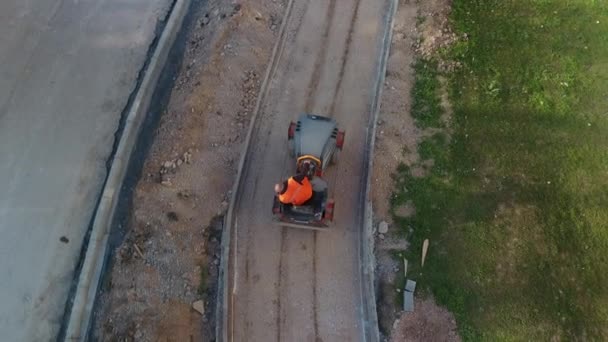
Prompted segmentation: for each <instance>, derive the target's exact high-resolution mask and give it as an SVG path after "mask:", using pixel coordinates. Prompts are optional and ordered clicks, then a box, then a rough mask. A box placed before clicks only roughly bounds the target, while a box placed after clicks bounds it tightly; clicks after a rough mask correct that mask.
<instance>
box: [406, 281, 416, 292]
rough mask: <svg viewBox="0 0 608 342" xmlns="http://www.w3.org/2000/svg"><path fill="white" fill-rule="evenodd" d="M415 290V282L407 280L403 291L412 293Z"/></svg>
mask: <svg viewBox="0 0 608 342" xmlns="http://www.w3.org/2000/svg"><path fill="white" fill-rule="evenodd" d="M415 290H416V282H415V281H413V280H409V279H408V280H407V281H406V282H405V291H408V292H414V291H415Z"/></svg>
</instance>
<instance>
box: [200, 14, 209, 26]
mask: <svg viewBox="0 0 608 342" xmlns="http://www.w3.org/2000/svg"><path fill="white" fill-rule="evenodd" d="M209 21H210V19H209V17H208V16H207V15H205V16H204V17H203V19H201V20H200V22H199V23H200V26H205V25H207V24H209Z"/></svg>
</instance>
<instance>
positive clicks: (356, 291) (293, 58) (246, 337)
mask: <svg viewBox="0 0 608 342" xmlns="http://www.w3.org/2000/svg"><path fill="white" fill-rule="evenodd" d="M387 9H388V2H387V1H374V0H339V1H338V0H330V1H322V0H305V1H296V2H295V3H294V8H293V10H292V13H291V16H290V18H288V19H287V20H289V22H288V24H287V25H288V26H287V27H286V30H287V31H286V38H285V39H286V41H285V45H284V50H283V52H282V55H281V59H280V61H279V65H278V67H277V71H276V73H275V75H274V77H273V78H272V79H271V83H270V89H269V93H268V96H267V98H266V100H265V102H264V104H263V106H262V109H261V114H260V116H259V117H258V120H259V121H258V123H257V128H256V129H255V130H254V132H253V136H252V140H251V144H252V145H251V146H252V147H251V150H250V153H251V155H250V159H249V163H248V165H246V167H245V169H244V171H243V177H244V178H243V184H244V185H243V188H242V192H241V193H240V196H239V198H238V200H237V202H236V206H235V217H234V224H235V225H236V241H235V243H234V246H235V247H236V258H234V260H233V261H234V262H235V266H234V267H233V268H231V269H233V270H234V272H232V273H231V275H230V277H231V279H230V281H229V283H230V284H234V288H233V289H230V290H233V291H234V295H233V296H232V297H231V298H230V300H229V303H230V304H229V314H228V319H229V324H228V329H229V332H230V333H229V336H230V337H231V339H230V340H234V341H315V342H317V341H325V342H328V341H357V340H362V338H363V328H364V327H363V326H362V310H363V309H362V299H361V295H362V293H361V288H360V281H361V275H360V264H359V253H358V246H359V239H360V238H361V230H362V227H360V225H359V224H360V223H359V222H358V219H357V218H358V212H357V210H358V208H360V207H361V206H360V203H359V201H360V193H361V192H362V191H364V188H365V179H363V178H364V177H363V173H364V170H365V167H366V165H367V161H366V160H364V159H365V158H364V151H365V149H366V137H367V131H366V130H367V124H368V122H369V120H370V115H372V113H371V111H370V103H371V102H372V99H373V96H374V81H375V80H376V76H377V75H376V74H375V73H376V70H377V69H376V68H377V65H378V64H377V63H379V57H380V52H381V51H380V50H381V43H382V34H383V32H384V27H383V23H384V21H383V17H384V15H385V14H386V11H387ZM302 111H308V112H314V113H316V114H321V115H328V116H332V117H334V118H335V119H336V120H337V121H338V123H339V125H340V127H341V129H343V130H345V131H346V142H345V147H344V151H343V152H342V154H341V156H340V161H339V163H338V165H336V166H332V167H330V168H329V169H328V170H327V172H326V173H325V177H324V178H325V179H326V180H327V181H328V183H329V186H330V195H331V196H333V197H334V198H335V199H336V209H335V223H336V225H335V226H334V227H333V228H332V229H330V230H328V231H322V232H315V231H312V230H302V229H294V228H280V227H277V226H275V225H274V224H273V223H272V221H271V205H272V196H273V189H272V188H273V184H274V183H275V182H277V181H278V180H280V179H281V178H282V177H286V176H288V175H289V174H290V173H291V172H293V171H294V168H295V167H294V164H295V161H294V160H292V159H290V158H289V157H288V153H287V146H286V138H287V126H288V124H289V121H290V120H294V119H295V118H296V117H297V115H298V114H299V113H300V112H302Z"/></svg>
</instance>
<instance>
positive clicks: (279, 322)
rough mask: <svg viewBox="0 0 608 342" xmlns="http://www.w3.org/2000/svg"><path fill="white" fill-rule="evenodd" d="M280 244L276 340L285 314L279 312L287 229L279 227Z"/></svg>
mask: <svg viewBox="0 0 608 342" xmlns="http://www.w3.org/2000/svg"><path fill="white" fill-rule="evenodd" d="M280 229H281V246H280V247H279V248H280V251H281V258H280V259H279V276H278V283H277V288H276V292H277V293H278V294H279V295H278V296H277V328H276V329H277V342H280V341H281V330H282V328H281V326H282V325H283V324H282V322H281V321H282V320H281V318H282V317H285V315H284V314H283V313H282V312H281V283H282V282H283V260H284V258H283V255H284V254H285V252H286V251H285V247H286V246H287V244H286V243H285V239H286V238H287V236H286V235H287V229H286V228H283V227H281V228H280Z"/></svg>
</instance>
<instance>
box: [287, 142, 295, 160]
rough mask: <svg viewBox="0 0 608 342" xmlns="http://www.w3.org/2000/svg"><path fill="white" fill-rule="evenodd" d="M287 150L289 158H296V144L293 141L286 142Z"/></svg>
mask: <svg viewBox="0 0 608 342" xmlns="http://www.w3.org/2000/svg"><path fill="white" fill-rule="evenodd" d="M287 149H288V150H289V156H290V157H291V158H294V157H295V156H296V142H295V141H294V139H289V140H288V141H287Z"/></svg>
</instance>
